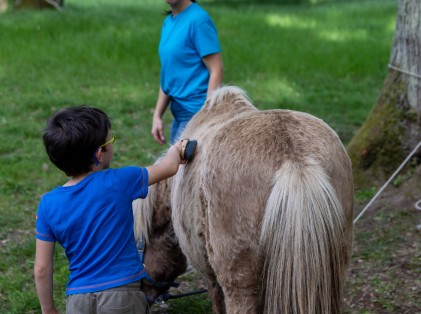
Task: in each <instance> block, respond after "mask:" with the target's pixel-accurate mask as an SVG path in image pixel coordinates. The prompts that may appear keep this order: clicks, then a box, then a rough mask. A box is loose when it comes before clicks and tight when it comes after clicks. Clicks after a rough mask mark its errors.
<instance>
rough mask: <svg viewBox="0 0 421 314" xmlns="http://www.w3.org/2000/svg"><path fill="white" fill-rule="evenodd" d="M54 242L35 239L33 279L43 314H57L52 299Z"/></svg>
mask: <svg viewBox="0 0 421 314" xmlns="http://www.w3.org/2000/svg"><path fill="white" fill-rule="evenodd" d="M54 246H55V242H47V241H42V240H39V239H37V240H36V251H35V265H34V277H35V286H36V289H37V294H38V299H39V303H40V304H41V311H42V313H43V314H50V313H51V314H58V311H57V309H56V307H55V305H54V299H53V257H54Z"/></svg>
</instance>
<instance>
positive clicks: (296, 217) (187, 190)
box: [135, 86, 353, 314]
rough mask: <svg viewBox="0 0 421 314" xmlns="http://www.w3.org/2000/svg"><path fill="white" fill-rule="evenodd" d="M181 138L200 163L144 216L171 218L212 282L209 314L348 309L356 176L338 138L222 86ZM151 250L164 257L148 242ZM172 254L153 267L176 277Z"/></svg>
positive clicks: (171, 183)
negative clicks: (347, 281)
mask: <svg viewBox="0 0 421 314" xmlns="http://www.w3.org/2000/svg"><path fill="white" fill-rule="evenodd" d="M182 137H184V138H190V139H196V140H197V142H198V145H197V149H196V153H195V156H194V159H193V160H192V161H190V162H189V163H187V164H186V165H183V166H180V169H179V171H178V172H177V174H176V175H175V176H174V177H173V178H172V179H170V180H168V182H165V183H164V182H161V183H159V185H158V186H157V187H155V188H154V192H153V193H152V194H150V195H149V197H148V198H150V199H149V200H147V201H145V202H143V203H142V202H140V203H138V205H137V207H138V208H139V209H138V211H137V215H139V214H140V213H142V212H143V211H145V212H148V210H145V208H146V207H148V206H151V207H153V208H154V209H152V212H156V215H155V216H156V219H158V215H159V219H167V220H168V223H170V218H169V215H171V223H172V227H171V228H170V229H171V232H173V231H174V232H175V235H176V239H177V240H176V239H175V238H172V236H171V241H172V242H171V243H172V245H173V247H172V249H175V251H177V250H178V249H179V248H181V251H182V253H183V254H184V255H185V256H186V257H187V259H188V263H190V264H191V265H192V266H193V267H194V268H195V269H196V270H197V271H199V272H200V273H201V274H202V276H203V277H204V278H205V279H206V281H207V288H208V293H209V296H210V298H211V301H212V311H213V313H269V314H272V313H300V314H301V313H306V314H308V313H323V314H324V313H340V312H341V308H342V294H343V291H342V290H343V285H344V281H345V279H346V272H347V268H348V265H349V262H350V258H351V251H352V237H353V234H352V216H353V179H352V171H351V162H350V160H349V158H348V155H347V153H346V150H345V148H344V146H343V144H342V143H341V141H340V139H339V137H338V136H337V134H336V133H335V132H334V131H333V130H332V129H331V128H330V127H329V126H328V125H327V124H326V123H324V122H323V121H322V120H320V119H318V118H316V117H314V116H312V115H309V114H307V113H303V112H297V111H292V110H281V109H277V110H264V111H261V110H258V109H257V108H256V107H255V106H253V104H252V103H251V101H250V99H249V98H248V97H247V95H246V93H245V92H244V91H243V90H242V89H240V88H238V87H235V86H224V87H221V88H219V89H217V90H216V91H214V92H213V94H212V95H211V97H210V98H209V99H208V100H207V101H206V103H205V104H204V106H203V108H202V109H201V110H200V111H199V112H198V113H197V114H196V115H195V116H194V117H193V118H192V120H191V121H190V122H189V123H188V125H187V126H186V128H185V130H184V131H183V134H182ZM158 191H161V192H158ZM157 192H158V193H157ZM158 195H161V196H160V197H156V196H158ZM162 195H165V196H164V197H162ZM162 202H165V205H163V204H161V203H162ZM146 203H147V204H146ZM147 205H148V206H147ZM162 206H165V208H166V210H165V212H161V213H158V212H157V210H158V208H160V207H162ZM149 212H150V210H149ZM135 220H136V221H140V220H141V219H140V218H139V217H135ZM148 230H149V232H151V235H153V234H154V233H156V232H158V233H159V230H154V227H151V228H149V229H148ZM141 232H143V231H141ZM177 241H178V242H177ZM176 242H177V243H178V245H177V243H176ZM162 245H164V244H162ZM178 246H179V247H178ZM148 251H149V254H165V253H164V252H163V251H162V246H159V245H155V244H153V243H152V242H151V243H150V244H149V245H148V246H147V249H146V253H148ZM159 252H161V253H159ZM167 253H168V252H167ZM172 253H174V252H172ZM146 257H148V255H146ZM173 257H174V255H172V256H171V255H168V258H167V259H166V262H165V263H162V264H161V265H158V263H155V265H154V266H153V267H155V268H158V267H160V268H161V269H160V271H161V272H162V273H166V272H167V273H171V275H172V276H174V275H175V272H174V271H172V268H173V267H172V266H171V265H170V266H168V264H171V263H178V262H180V263H181V264H183V263H184V262H185V261H183V260H182V259H180V260H174V259H173ZM146 262H147V263H146V264H145V265H146V267H147V268H149V267H152V266H149V265H148V258H147V259H146ZM149 262H150V263H151V264H150V265H152V264H154V261H152V259H150V260H149ZM184 266H185V264H184ZM166 268H167V269H166ZM155 270H157V269H155ZM167 279H168V278H167Z"/></svg>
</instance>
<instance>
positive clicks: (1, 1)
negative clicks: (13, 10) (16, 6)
mask: <svg viewBox="0 0 421 314" xmlns="http://www.w3.org/2000/svg"><path fill="white" fill-rule="evenodd" d="M7 4H8V0H0V13H2V12H4V11H6V10H7Z"/></svg>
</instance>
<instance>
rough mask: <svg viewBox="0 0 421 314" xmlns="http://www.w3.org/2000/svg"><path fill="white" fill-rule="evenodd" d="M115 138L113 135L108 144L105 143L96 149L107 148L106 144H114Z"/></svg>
mask: <svg viewBox="0 0 421 314" xmlns="http://www.w3.org/2000/svg"><path fill="white" fill-rule="evenodd" d="M116 139H117V138H116V136H115V135H114V136H113V137H112V138H111V139H110V140H109V141H108V142H105V143H104V144H102V145H99V147H98V148H102V147H104V146H107V145H108V144H114V142H115V140H116Z"/></svg>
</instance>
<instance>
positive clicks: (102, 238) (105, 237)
mask: <svg viewBox="0 0 421 314" xmlns="http://www.w3.org/2000/svg"><path fill="white" fill-rule="evenodd" d="M110 129H111V122H110V120H109V118H108V116H107V115H106V114H105V113H104V112H103V111H101V110H99V109H96V108H91V107H87V106H79V107H71V108H66V109H63V110H60V111H58V112H56V113H55V114H53V116H52V117H51V118H50V119H49V120H48V122H47V127H46V129H45V132H44V135H43V140H44V145H45V148H46V151H47V154H48V156H49V158H50V160H51V162H52V163H53V164H54V165H56V166H57V167H58V168H59V169H60V170H62V171H64V172H65V173H66V175H67V176H69V177H71V179H70V180H69V181H68V182H67V183H65V184H64V185H63V186H59V187H57V188H55V189H53V190H52V191H50V192H48V193H46V194H44V195H43V196H42V198H41V201H40V204H39V207H38V212H37V222H36V254H35V266H34V276H35V285H36V289H37V294H38V298H39V301H40V304H41V309H42V313H45V314H46V313H58V311H57V309H56V308H55V305H54V300H53V253H54V246H55V242H56V241H57V242H59V243H60V244H61V245H62V246H63V248H64V249H65V252H66V256H67V258H68V260H69V270H70V276H69V281H68V283H67V287H66V295H67V296H68V299H67V304H66V313H123V312H124V313H147V312H148V305H147V302H146V300H145V296H144V294H143V293H142V292H141V291H140V280H141V278H143V274H144V271H143V265H141V263H140V260H139V257H138V253H137V249H136V244H135V239H134V233H133V214H132V201H133V200H135V199H137V198H145V197H146V196H147V194H148V186H149V185H152V184H154V183H157V182H158V181H160V180H163V179H165V178H167V177H170V176H173V175H174V174H175V173H176V172H177V170H178V167H179V165H180V163H185V161H184V160H182V159H181V157H180V155H181V143H180V142H178V143H176V144H175V145H174V146H172V147H171V148H170V149H169V150H168V152H167V154H166V155H165V156H164V157H163V158H162V159H161V161H160V162H159V163H157V164H154V165H152V166H149V167H147V168H141V167H123V168H119V169H108V168H109V166H110V163H111V159H112V157H113V143H114V141H115V137H114V136H111V134H110V133H109V131H110Z"/></svg>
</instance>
